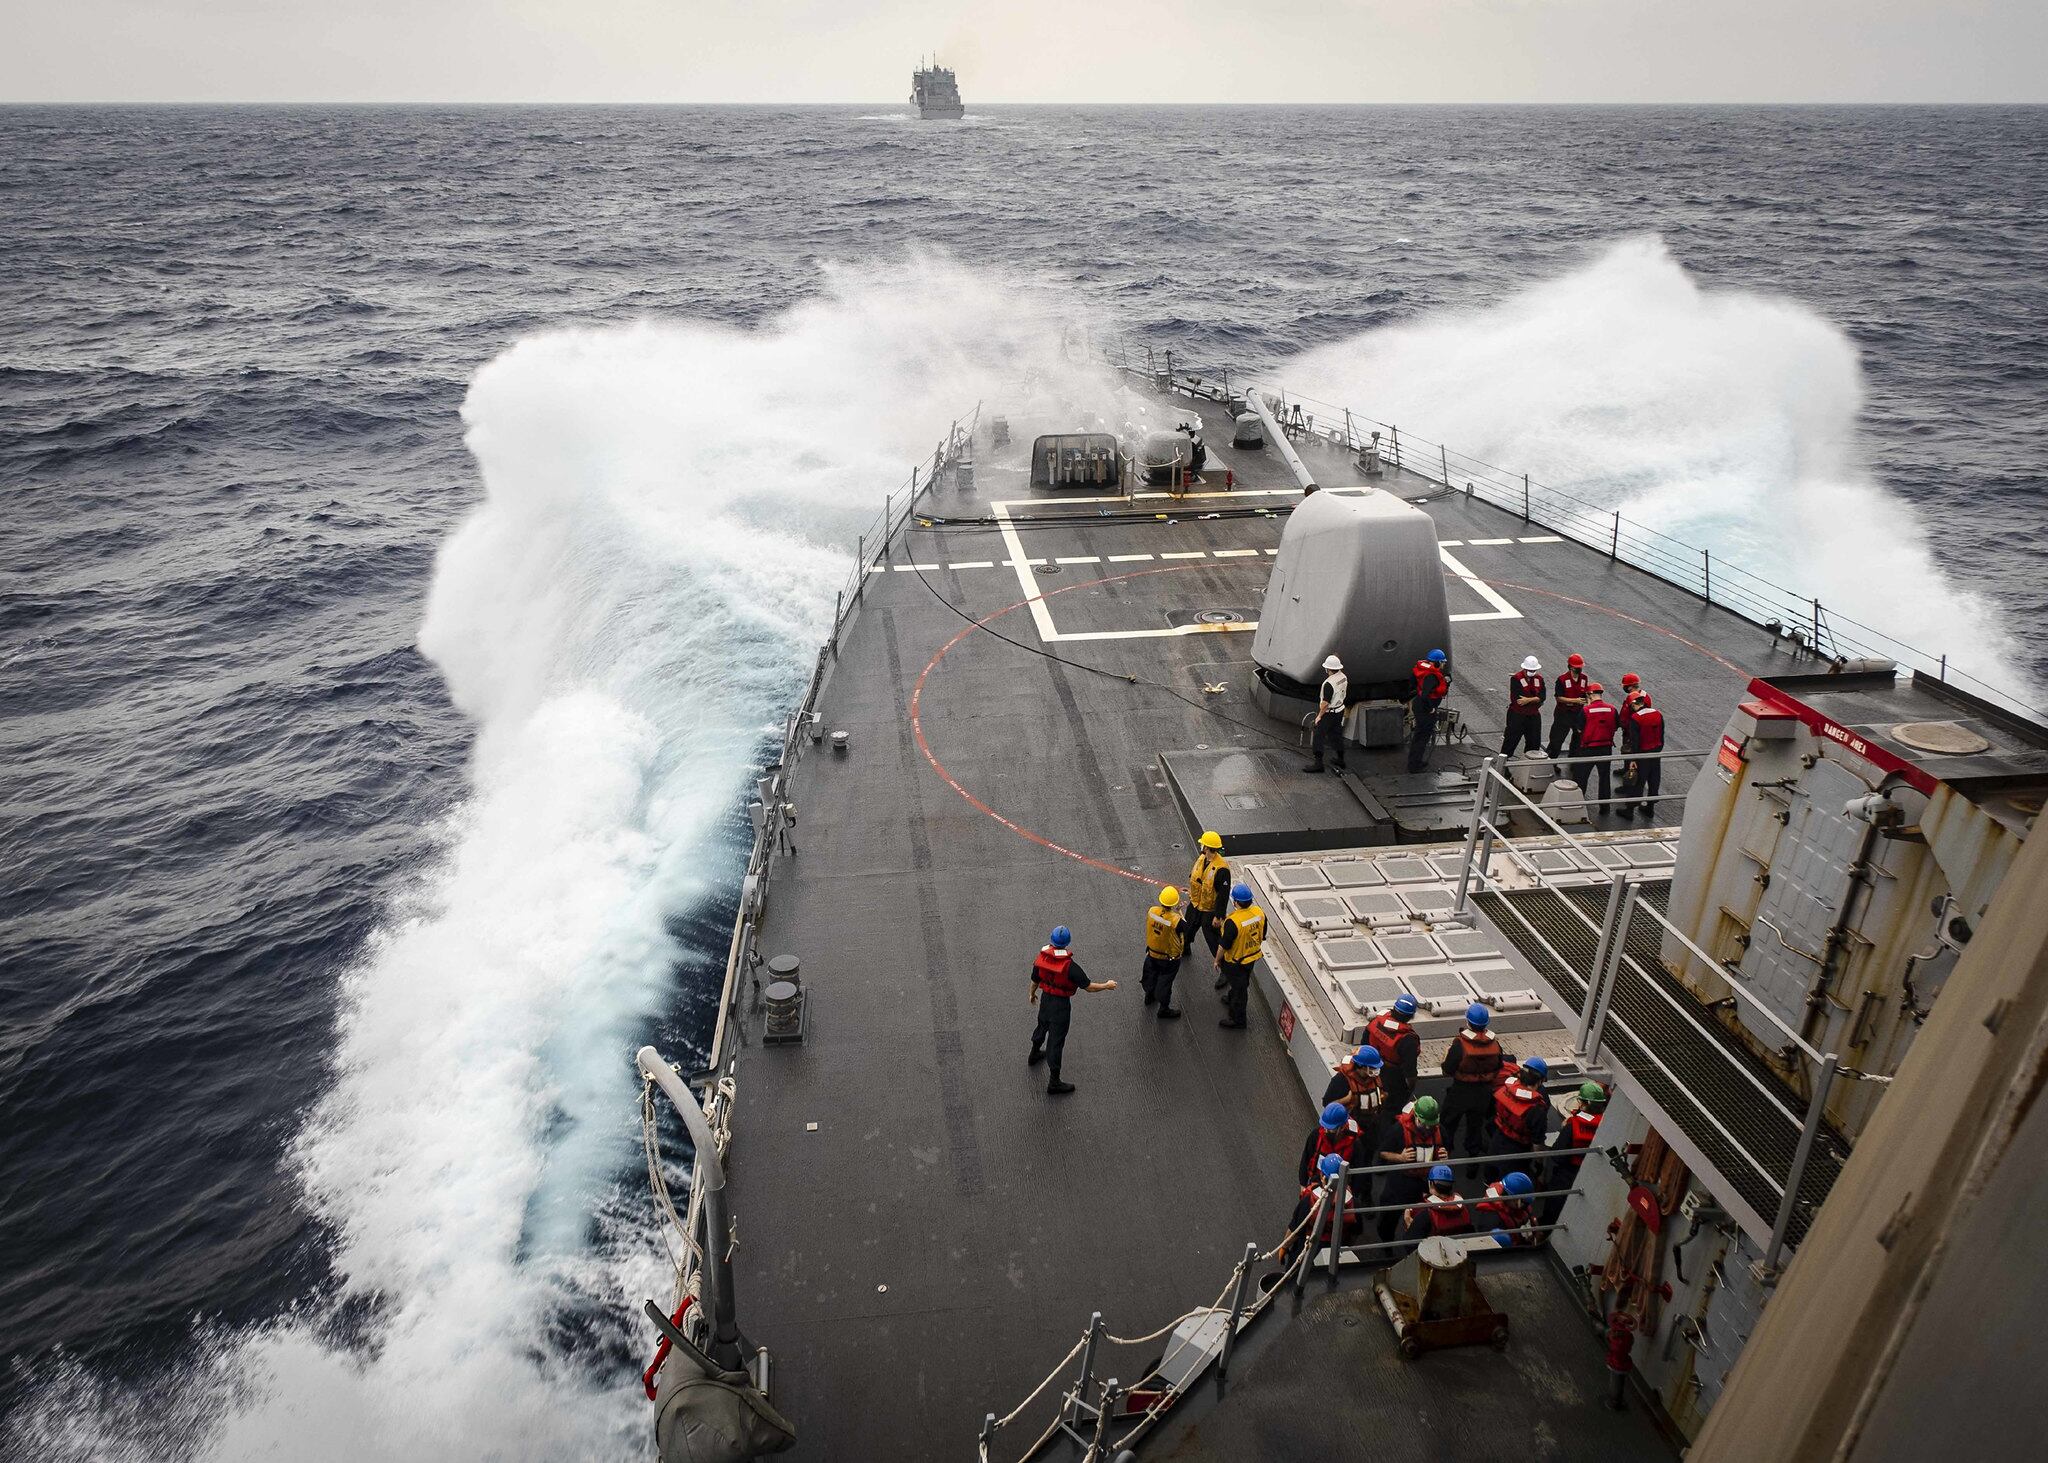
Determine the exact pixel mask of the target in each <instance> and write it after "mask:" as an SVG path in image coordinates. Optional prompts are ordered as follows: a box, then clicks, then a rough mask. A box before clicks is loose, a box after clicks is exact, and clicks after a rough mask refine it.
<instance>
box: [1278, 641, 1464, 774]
mask: <svg viewBox="0 0 2048 1463" xmlns="http://www.w3.org/2000/svg"><path fill="white" fill-rule="evenodd" d="M1450 694H1451V671H1450V662H1449V657H1448V656H1446V655H1445V654H1444V653H1443V652H1442V651H1441V650H1432V651H1430V653H1429V654H1427V655H1425V656H1424V657H1422V659H1420V660H1418V661H1416V662H1415V668H1414V670H1412V671H1411V672H1410V673H1409V685H1408V770H1409V771H1410V772H1422V771H1424V770H1426V769H1427V768H1428V766H1429V748H1430V743H1431V742H1432V741H1433V740H1434V739H1435V737H1436V721H1437V713H1438V711H1439V710H1440V709H1441V708H1442V706H1443V704H1444V697H1446V696H1448V695H1450ZM1350 705H1351V678H1350V677H1349V676H1348V675H1346V674H1345V672H1344V662H1343V660H1342V659H1341V658H1340V657H1338V656H1335V655H1328V656H1325V657H1323V681H1322V685H1321V686H1320V687H1319V688H1318V689H1317V691H1316V718H1315V726H1314V728H1313V730H1312V732H1311V734H1310V737H1309V754H1310V758H1311V760H1310V761H1309V764H1308V765H1307V766H1306V767H1304V768H1302V769H1301V770H1302V771H1303V772H1321V771H1322V770H1323V758H1324V756H1325V755H1326V754H1327V755H1328V756H1329V757H1330V758H1331V760H1333V761H1335V762H1336V764H1337V770H1338V771H1339V772H1342V771H1344V770H1345V767H1344V713H1345V712H1346V711H1347V710H1348V709H1349V708H1350Z"/></svg>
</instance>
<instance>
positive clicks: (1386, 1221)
mask: <svg viewBox="0 0 2048 1463" xmlns="http://www.w3.org/2000/svg"><path fill="white" fill-rule="evenodd" d="M1438 1116H1439V1114H1438V1112H1437V1105H1436V1099H1435V1098H1434V1097H1418V1098H1416V1099H1415V1101H1413V1102H1411V1103H1409V1104H1408V1105H1407V1106H1406V1107H1404V1108H1402V1109H1401V1110H1400V1111H1399V1112H1397V1113H1395V1114H1394V1120H1393V1121H1392V1122H1390V1123H1387V1124H1384V1125H1383V1126H1382V1127H1381V1129H1380V1139H1379V1150H1380V1151H1379V1153H1378V1154H1377V1155H1375V1156H1376V1157H1377V1158H1378V1159H1379V1161H1380V1162H1381V1164H1389V1163H1411V1164H1414V1165H1415V1166H1414V1167H1413V1168H1406V1169H1402V1170H1401V1171H1400V1172H1399V1173H1390V1174H1386V1175H1385V1176H1383V1177H1382V1178H1381V1179H1380V1204H1381V1205H1388V1204H1413V1203H1414V1202H1415V1201H1416V1200H1417V1199H1420V1198H1421V1197H1422V1196H1423V1194H1424V1192H1426V1189H1427V1175H1428V1172H1429V1166H1430V1165H1431V1164H1433V1163H1441V1162H1443V1160H1444V1159H1446V1158H1449V1157H1450V1156H1451V1155H1450V1154H1448V1153H1446V1152H1444V1145H1443V1143H1442V1142H1441V1141H1440V1140H1441V1138H1442V1131H1441V1130H1440V1129H1439V1128H1438V1127H1437V1118H1438ZM1400 1218H1401V1212H1400V1210H1398V1209H1389V1210H1387V1212H1386V1213H1384V1214H1382V1215H1381V1216H1380V1223H1379V1231H1380V1238H1381V1239H1383V1240H1390V1239H1392V1238H1393V1237H1394V1226H1395V1225H1396V1224H1398V1223H1399V1222H1400Z"/></svg>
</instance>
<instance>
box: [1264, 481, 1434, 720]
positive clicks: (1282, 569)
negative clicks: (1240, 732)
mask: <svg viewBox="0 0 2048 1463" xmlns="http://www.w3.org/2000/svg"><path fill="white" fill-rule="evenodd" d="M1450 630H1451V625H1450V614H1449V611H1448V610H1447V609H1446V608H1445V601H1444V580H1443V565H1442V561H1441V560H1440V559H1439V557H1438V554H1437V544H1436V523H1435V520H1433V519H1432V518H1431V517H1430V516H1429V515H1428V514H1427V513H1424V512H1423V511H1422V510H1421V509H1420V508H1416V507H1414V506H1412V505H1410V504H1408V503H1406V502H1403V501H1402V500H1401V499H1400V498H1398V497H1396V496H1395V495H1394V494H1392V493H1385V492H1379V491H1376V490H1371V489H1368V490H1367V491H1365V492H1363V493H1349V492H1347V493H1331V492H1320V493H1311V494H1309V496H1308V497H1306V498H1304V499H1303V500H1302V501H1301V504H1300V506H1298V507H1297V508H1296V509H1295V510H1294V512H1293V514H1292V515H1291V516H1290V517H1289V518H1288V520H1287V527H1286V529H1285V530H1284V531H1283V532H1282V533H1281V535H1280V552H1279V554H1278V555H1277V556H1276V557H1275V559H1274V561H1273V577H1272V579H1271V580H1269V581H1268V582H1267V585H1266V598H1265V603H1264V605H1263V606H1262V607H1261V609H1260V611H1259V628H1258V633H1257V634H1256V635H1254V636H1253V637H1252V661H1253V663H1254V665H1255V666H1256V668H1257V675H1258V680H1259V684H1258V686H1257V687H1256V688H1255V690H1254V692H1253V699H1254V701H1255V702H1256V703H1257V704H1258V706H1259V707H1260V709H1261V710H1263V711H1265V712H1266V714H1267V715H1269V716H1273V717H1276V718H1278V719H1279V720H1282V721H1287V722H1293V723H1298V722H1299V721H1300V720H1301V718H1302V716H1303V715H1304V714H1305V713H1306V712H1307V710H1308V709H1309V707H1310V706H1312V705H1313V703H1314V702H1315V700H1316V697H1317V694H1318V690H1319V688H1320V686H1321V684H1322V679H1323V669H1322V666H1323V658H1324V657H1325V656H1329V655H1335V656H1336V657H1337V658H1338V659H1339V660H1341V661H1343V662H1344V670H1345V674H1346V675H1347V676H1349V678H1350V682H1351V690H1350V695H1349V698H1348V704H1350V705H1351V706H1352V707H1353V708H1354V722H1353V733H1352V735H1353V740H1356V741H1359V742H1362V743H1364V744H1365V745H1367V746H1383V745H1390V744H1391V743H1392V742H1393V741H1397V740H1398V739H1399V737H1400V721H1399V717H1398V715H1394V716H1392V717H1391V720H1390V722H1389V726H1387V727H1377V726H1374V725H1368V724H1365V723H1367V722H1370V721H1372V720H1373V719H1372V718H1358V717H1357V716H1356V709H1357V708H1359V707H1360V706H1361V705H1365V706H1370V705H1371V704H1373V703H1379V704H1381V705H1383V706H1386V707H1389V708H1391V707H1393V706H1395V705H1396V704H1398V703H1400V702H1402V701H1405V700H1406V699H1407V697H1408V694H1409V691H1410V688H1411V686H1412V684H1413V680H1412V676H1411V672H1412V670H1413V668H1414V665H1415V662H1416V661H1417V660H1419V659H1421V658H1422V657H1423V656H1425V655H1427V654H1428V653H1429V652H1430V651H1432V650H1439V649H1440V650H1443V651H1446V652H1448V651H1449V650H1450V638H1451V636H1450Z"/></svg>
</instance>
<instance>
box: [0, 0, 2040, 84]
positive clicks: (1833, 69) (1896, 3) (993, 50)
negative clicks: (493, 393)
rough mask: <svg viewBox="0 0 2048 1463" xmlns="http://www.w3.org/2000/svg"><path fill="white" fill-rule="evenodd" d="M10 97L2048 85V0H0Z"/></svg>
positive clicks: (2, 70) (2, 80)
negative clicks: (925, 77)
mask: <svg viewBox="0 0 2048 1463" xmlns="http://www.w3.org/2000/svg"><path fill="white" fill-rule="evenodd" d="M0 33H4V34H5V36H6V44H5V45H4V47H0V100H5V101H14V102H25V101H560V102H569V101H619V102H624V101H668V102H829V101H861V102H896V101H900V100H901V99H902V98H903V97H904V96H905V94H906V93H907V92H908V90H909V84H908V76H909V72H910V69H911V65H912V63H913V62H914V61H915V60H916V59H917V58H918V56H919V55H921V54H924V53H927V52H936V53H937V54H938V56H939V57H940V59H941V60H942V61H944V62H946V63H947V64H950V65H953V66H955V67H957V68H958V70H959V73H960V85H961V90H962V91H963V92H964V93H965V94H966V97H967V99H968V102H969V104H970V105H972V104H973V103H976V102H1012V101H1015V102H1040V101H1042V102H1072V101H1224V102H1285V101H1315V102H1360V101H1410V102H1415V101H1509V102H1513V101H1887V102H1889V101H1898V102H1918V101H2048V0H1272V3H1253V0H1232V3H1224V0H1010V3H1000V4H992V3H985V0H950V3H948V0H330V3H313V0H56V3H49V0H4V9H0Z"/></svg>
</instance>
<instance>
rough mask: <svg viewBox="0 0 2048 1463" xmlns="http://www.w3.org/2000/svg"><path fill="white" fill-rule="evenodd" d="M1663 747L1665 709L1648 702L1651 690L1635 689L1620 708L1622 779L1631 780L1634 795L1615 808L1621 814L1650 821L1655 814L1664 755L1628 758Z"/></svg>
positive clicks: (1660, 788) (1662, 775) (1662, 786)
mask: <svg viewBox="0 0 2048 1463" xmlns="http://www.w3.org/2000/svg"><path fill="white" fill-rule="evenodd" d="M1663 750H1664V713H1663V712H1661V711H1659V710H1658V709H1657V708H1656V707H1654V706H1652V705H1651V704H1650V693H1649V692H1648V691H1643V690H1638V691H1637V692H1636V693H1635V700H1634V701H1632V702H1629V703H1627V704H1626V705H1624V706H1623V708H1622V717H1621V755H1622V758H1623V767H1622V782H1623V783H1624V785H1629V784H1632V785H1633V786H1634V788H1635V790H1636V793H1637V797H1636V799H1635V801H1633V802H1627V801H1624V802H1623V803H1622V805H1621V806H1620V807H1619V808H1617V809H1615V811H1616V812H1618V813H1620V814H1621V816H1622V817H1624V818H1633V817H1634V816H1635V815H1636V814H1637V813H1641V814H1642V815H1643V821H1644V822H1645V823H1647V822H1649V821H1650V819H1652V818H1654V817H1656V816H1657V794H1658V793H1660V792H1662V791H1663V790H1664V759H1663V758H1662V757H1647V756H1646V757H1642V758H1640V759H1636V760H1630V758H1631V754H1633V753H1636V752H1661V751H1663Z"/></svg>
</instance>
